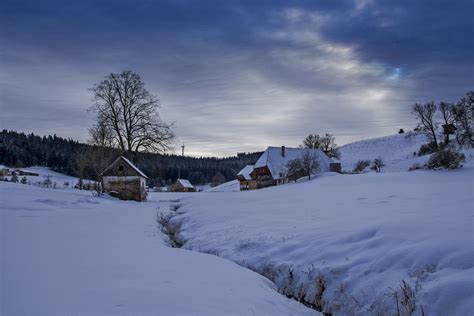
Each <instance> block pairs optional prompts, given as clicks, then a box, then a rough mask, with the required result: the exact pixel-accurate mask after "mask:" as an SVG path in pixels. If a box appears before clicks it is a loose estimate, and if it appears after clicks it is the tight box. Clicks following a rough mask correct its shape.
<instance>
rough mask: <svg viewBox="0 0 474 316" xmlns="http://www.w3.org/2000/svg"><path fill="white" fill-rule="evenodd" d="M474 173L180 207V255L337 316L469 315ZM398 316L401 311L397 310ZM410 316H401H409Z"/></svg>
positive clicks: (306, 188)
mask: <svg viewBox="0 0 474 316" xmlns="http://www.w3.org/2000/svg"><path fill="white" fill-rule="evenodd" d="M473 176H474V168H472V167H469V168H464V169H459V170H455V171H437V172H435V171H415V172H401V173H397V172H393V173H381V174H377V173H368V174H361V175H334V176H325V177H318V178H316V179H315V180H312V181H306V182H302V183H296V184H294V183H292V184H288V185H283V186H278V187H272V188H267V189H262V190H256V191H246V192H222V193H219V194H215V193H201V194H199V195H196V196H194V197H193V198H190V199H185V200H182V201H179V202H177V204H178V206H179V209H178V212H177V213H176V214H174V217H173V219H172V220H171V224H170V226H171V227H172V230H173V231H174V232H175V238H177V240H179V241H180V243H182V244H183V245H184V247H185V248H186V249H192V250H197V251H200V252H205V253H212V254H217V255H218V256H220V257H223V258H227V259H230V260H232V261H234V262H236V263H238V264H240V265H243V266H247V267H250V268H251V269H253V270H255V271H257V272H259V273H261V274H263V275H265V276H266V277H268V278H269V279H271V280H272V281H274V282H275V284H276V285H277V286H278V288H279V290H280V292H282V293H285V294H287V295H290V296H293V297H295V298H296V299H300V300H304V301H306V302H307V303H309V304H312V305H313V306H315V307H316V308H321V310H323V311H326V312H331V313H334V314H336V315H346V314H356V315H368V314H371V315H372V314H373V315H377V314H380V313H381V314H387V315H392V314H396V308H397V298H396V296H395V295H397V297H398V298H402V297H403V296H404V295H405V294H407V291H413V295H412V297H411V298H409V299H407V302H406V305H401V306H400V308H401V309H402V310H403V311H405V310H408V309H410V308H411V307H410V306H413V308H415V312H416V313H415V315H421V311H422V309H423V311H424V313H425V314H426V315H448V314H449V315H467V314H469V313H471V311H472V310H473V309H474V305H473V303H472V302H473V300H472V297H473V296H472V295H473V294H472V293H473V291H474V280H473V279H472V275H473V273H474V266H473V260H472V259H473V256H472V217H473V215H474V213H473V212H474V210H473V208H472V205H473V196H472V192H473V186H472V185H473V183H472V179H473ZM402 314H403V315H405V314H404V313H402ZM407 315H408V313H407Z"/></svg>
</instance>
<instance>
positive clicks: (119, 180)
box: [101, 156, 148, 201]
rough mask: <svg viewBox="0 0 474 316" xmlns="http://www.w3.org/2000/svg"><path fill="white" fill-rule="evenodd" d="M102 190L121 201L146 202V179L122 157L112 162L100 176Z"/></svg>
mask: <svg viewBox="0 0 474 316" xmlns="http://www.w3.org/2000/svg"><path fill="white" fill-rule="evenodd" d="M101 178H102V189H103V191H104V192H108V193H109V194H110V195H112V196H116V197H118V198H119V199H121V200H135V201H144V200H146V195H147V194H146V190H145V185H146V179H148V177H147V176H146V175H145V174H144V173H143V172H141V171H140V169H138V168H137V167H135V165H134V164H132V163H131V162H130V160H128V159H127V158H125V157H124V156H120V157H118V158H117V159H115V160H114V162H112V163H111V164H110V165H109V166H108V167H107V168H106V169H105V170H104V171H103V172H102V174H101Z"/></svg>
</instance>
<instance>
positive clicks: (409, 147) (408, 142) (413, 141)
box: [340, 132, 428, 171]
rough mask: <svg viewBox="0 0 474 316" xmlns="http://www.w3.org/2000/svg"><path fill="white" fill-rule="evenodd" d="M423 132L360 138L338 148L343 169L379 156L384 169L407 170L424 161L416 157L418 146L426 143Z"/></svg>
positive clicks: (424, 158)
mask: <svg viewBox="0 0 474 316" xmlns="http://www.w3.org/2000/svg"><path fill="white" fill-rule="evenodd" d="M426 142H427V140H426V136H425V135H424V134H416V133H412V132H409V133H405V134H397V135H391V136H385V137H378V138H372V139H367V140H361V141H357V142H353V143H350V144H347V145H344V146H342V147H341V148H340V152H341V163H342V166H343V170H346V171H351V170H352V169H353V168H354V165H355V163H356V162H357V161H358V160H367V159H368V160H371V161H372V160H374V159H376V158H378V157H381V158H382V159H383V161H384V162H385V164H386V165H387V166H386V168H384V169H383V170H384V171H407V170H408V168H410V166H412V165H413V164H415V163H417V162H418V163H421V164H423V163H425V162H426V161H427V159H428V156H426V157H418V156H416V153H417V152H418V150H419V149H420V146H421V145H423V144H424V143H426Z"/></svg>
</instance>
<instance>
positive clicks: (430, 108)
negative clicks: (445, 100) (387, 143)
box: [411, 102, 439, 149]
mask: <svg viewBox="0 0 474 316" xmlns="http://www.w3.org/2000/svg"><path fill="white" fill-rule="evenodd" d="M436 110H437V107H436V104H435V103H434V102H428V103H425V104H419V103H416V104H415V105H413V108H412V111H411V113H412V114H413V116H415V118H416V119H417V120H418V127H419V128H420V129H421V130H422V131H424V132H425V133H426V135H428V137H429V139H430V141H431V143H433V146H434V147H435V148H436V149H439V147H438V139H437V138H436V128H437V124H436V122H435V121H434V116H435V113H436Z"/></svg>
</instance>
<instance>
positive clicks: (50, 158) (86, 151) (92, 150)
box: [0, 130, 262, 186]
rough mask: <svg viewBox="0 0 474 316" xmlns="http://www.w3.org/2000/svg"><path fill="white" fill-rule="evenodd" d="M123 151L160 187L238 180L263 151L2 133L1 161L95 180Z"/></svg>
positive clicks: (153, 183) (0, 137) (12, 132)
mask: <svg viewBox="0 0 474 316" xmlns="http://www.w3.org/2000/svg"><path fill="white" fill-rule="evenodd" d="M121 154H125V155H126V156H127V157H128V158H130V159H131V160H133V162H134V164H135V165H136V166H137V167H138V168H140V169H141V170H142V171H143V172H144V173H145V174H146V175H147V176H148V177H149V184H150V185H151V186H159V185H169V184H171V183H172V182H174V181H175V180H176V179H177V178H178V176H180V177H181V178H185V179H189V180H190V181H191V182H192V183H193V184H205V183H211V182H212V180H213V178H215V179H214V180H216V179H219V181H224V180H225V181H229V180H232V179H235V176H236V174H237V173H238V172H239V171H240V170H241V169H242V168H243V167H244V166H245V165H248V164H254V163H255V162H256V161H257V159H258V157H259V156H260V155H261V154H262V153H261V152H255V153H238V154H237V156H234V157H228V158H209V157H200V158H195V157H187V156H177V155H171V154H158V153H146V152H130V153H123V151H122V150H121V149H119V148H106V147H101V146H96V145H90V144H84V143H79V142H78V141H75V140H72V139H66V138H62V137H58V136H56V135H52V136H51V135H49V136H38V135H35V134H33V133H31V134H24V133H19V132H16V131H8V130H2V131H1V132H0V163H1V164H4V165H6V166H9V167H18V168H21V167H26V166H44V167H49V168H51V169H53V170H55V171H58V172H61V173H64V174H67V175H70V176H74V177H78V178H84V179H92V180H95V179H97V178H98V175H99V174H100V172H102V170H103V169H105V167H106V166H107V165H108V164H109V163H111V162H112V161H113V159H115V158H116V157H117V156H119V155H121ZM216 176H217V177H216Z"/></svg>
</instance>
